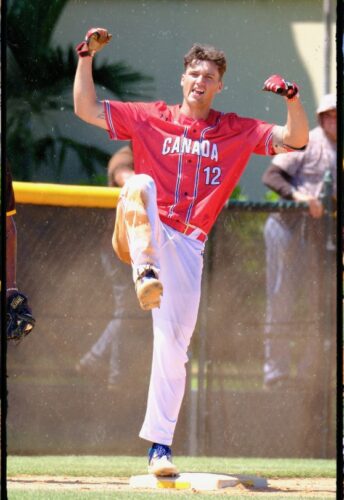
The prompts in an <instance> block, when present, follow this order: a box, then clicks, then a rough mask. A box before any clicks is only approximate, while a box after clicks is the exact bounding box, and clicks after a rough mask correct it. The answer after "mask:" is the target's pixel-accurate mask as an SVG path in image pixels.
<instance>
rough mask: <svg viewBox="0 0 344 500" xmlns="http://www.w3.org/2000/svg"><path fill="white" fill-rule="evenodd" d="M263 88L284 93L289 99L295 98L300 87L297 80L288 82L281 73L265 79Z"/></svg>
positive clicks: (280, 93)
mask: <svg viewBox="0 0 344 500" xmlns="http://www.w3.org/2000/svg"><path fill="white" fill-rule="evenodd" d="M262 90H266V91H268V92H274V93H275V94H279V95H282V96H284V97H286V98H287V99H293V98H294V97H296V96H297V95H298V93H299V87H298V86H297V85H296V83H295V82H293V83H290V82H287V81H286V80H284V78H282V77H281V76H280V75H272V76H270V77H269V78H268V79H267V80H265V82H264V86H263V89H262Z"/></svg>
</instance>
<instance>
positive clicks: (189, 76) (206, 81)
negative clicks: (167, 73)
mask: <svg viewBox="0 0 344 500" xmlns="http://www.w3.org/2000/svg"><path fill="white" fill-rule="evenodd" d="M181 86H182V87H183V96H184V100H186V101H187V103H188V104H189V105H192V106H198V105H199V106H201V107H204V106H210V105H211V103H212V101H213V99H214V97H215V95H216V94H217V93H219V92H221V90H222V81H221V78H220V74H219V71H218V69H217V66H216V64H215V63H214V62H212V61H195V62H193V63H192V64H190V65H189V66H188V67H187V68H186V70H185V73H184V74H183V75H182V79H181Z"/></svg>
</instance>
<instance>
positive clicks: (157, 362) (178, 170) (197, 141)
mask: <svg viewBox="0 0 344 500" xmlns="http://www.w3.org/2000/svg"><path fill="white" fill-rule="evenodd" d="M110 38H111V35H109V34H108V32H107V30H105V29H102V28H93V29H91V30H90V31H89V32H88V33H87V34H86V37H85V40H84V41H83V42H81V43H80V44H79V45H78V46H77V52H78V54H79V62H78V67H77V71H76V76H75V82H74V109H75V113H76V114H77V116H79V117H80V118H81V119H82V120H84V121H86V122H88V123H90V124H92V125H95V126H98V127H100V128H103V129H104V130H107V131H108V133H109V136H110V138H111V139H113V140H131V141H132V145H133V155H134V167H135V175H134V176H132V177H131V178H130V179H129V180H128V181H127V182H126V184H125V185H124V187H123V188H122V191H121V197H120V201H119V204H118V207H117V211H116V223H115V230H114V235H113V240H112V241H113V247H114V249H115V251H116V253H117V255H118V256H119V258H120V259H121V260H123V261H125V262H127V263H129V264H131V266H132V271H133V280H134V282H135V287H136V293H137V297H138V300H139V302H140V305H141V307H142V308H143V309H145V310H152V316H153V333H154V345H153V360H152V370H151V378H150V385H149V393H148V402H147V410H146V416H145V419H144V422H143V425H142V428H141V431H140V434H139V435H140V437H141V438H143V439H145V440H147V441H151V442H152V446H151V448H150V449H149V453H148V471H149V472H151V473H153V474H155V475H175V474H177V468H176V466H175V465H174V464H173V462H172V453H171V448H170V446H171V444H172V441H173V435H174V431H175V426H176V423H177V419H178V414H179V410H180V406H181V403H182V399H183V395H184V390H185V376H186V370H185V364H186V363H187V361H188V357H187V349H188V345H189V343H190V340H191V336H192V333H193V330H194V327H195V324H196V320H197V314H198V307H199V302H200V291H201V275H202V266H203V253H204V245H205V242H206V240H207V234H208V233H209V231H210V229H211V227H212V226H213V224H214V223H215V220H216V218H217V216H218V214H219V212H220V211H221V209H222V208H223V206H224V204H225V202H226V200H227V199H228V197H229V196H230V194H231V192H232V190H233V189H234V187H235V185H236V184H237V182H238V180H239V177H240V175H241V174H242V172H243V170H244V168H245V166H246V164H247V162H248V160H249V158H250V156H251V154H252V153H256V154H262V155H273V154H275V153H277V152H284V151H292V150H300V149H303V148H304V147H305V145H306V144H307V141H308V123H307V118H306V115H305V112H304V109H303V106H302V104H301V102H300V98H299V93H298V87H297V85H296V84H295V83H288V82H286V81H285V80H284V79H283V78H282V77H280V76H278V75H273V76H272V77H270V78H268V79H267V80H266V82H265V84H264V90H267V91H271V92H274V93H277V94H280V95H282V96H284V98H285V99H284V100H285V102H286V106H287V122H286V125H284V126H278V125H274V124H269V123H266V122H263V121H261V120H256V119H252V118H243V117H240V116H238V115H236V114H235V113H222V112H219V111H216V110H214V109H213V108H212V102H213V100H214V98H215V96H216V95H217V94H218V93H219V92H221V90H222V88H223V75H224V73H225V71H226V57H225V54H224V52H223V51H221V50H217V49H216V48H214V47H210V46H204V45H199V44H195V45H193V47H192V48H191V50H190V51H189V52H188V53H187V54H186V55H185V57H184V72H183V74H182V76H181V80H180V84H181V87H182V91H183V101H182V103H181V104H176V105H168V104H166V103H165V102H163V101H158V102H151V103H133V102H125V103H123V102H117V101H109V100H104V101H103V102H99V101H98V100H97V97H96V92H95V87H94V83H93V76H92V59H93V56H94V54H95V53H96V52H97V51H98V50H99V49H100V48H102V47H103V46H104V45H105V44H106V43H107V42H109V40H110Z"/></svg>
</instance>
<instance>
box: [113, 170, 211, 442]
mask: <svg viewBox="0 0 344 500" xmlns="http://www.w3.org/2000/svg"><path fill="white" fill-rule="evenodd" d="M138 192H139V193H140V198H141V200H143V204H141V206H139V205H140V203H139V205H138V206H137V209H138V211H141V218H142V219H144V217H142V207H143V206H144V210H145V211H146V215H147V216H148V231H147V234H148V237H147V238H146V237H143V238H140V237H137V236H140V234H142V232H141V233H140V230H137V229H135V228H134V227H133V226H132V225H130V221H132V220H133V214H132V210H133V208H135V207H133V200H134V203H135V200H137V199H138V196H137V195H138ZM120 203H121V204H122V206H121V209H122V211H123V220H124V224H125V225H126V233H127V239H128V247H129V252H130V257H131V259H132V268H133V278H134V281H135V280H136V277H137V275H138V272H139V271H140V268H142V266H143V267H145V266H146V265H147V263H149V264H151V265H152V266H153V267H154V268H155V269H156V270H157V272H158V275H159V279H160V281H161V282H162V284H163V288H164V292H163V297H162V299H161V306H160V308H159V309H153V310H152V314H153V334H154V344H153V360H152V370H151V377H150V385H149V392H148V402H147V410H146V416H145V419H144V422H143V425H142V428H141V431H140V434H139V436H140V437H141V438H143V439H146V440H148V441H152V442H156V443H161V444H166V445H171V444H172V440H173V434H174V430H175V426H176V423H177V419H178V414H179V410H180V406H181V403H182V400H183V396H184V391H185V379H186V369H185V364H186V363H187V361H188V357H187V349H188V346H189V343H190V340H191V337H192V334H193V331H194V328H195V325H196V321H197V314H198V308H199V303H200V294H201V277H202V268H203V252H204V243H203V242H200V241H198V240H197V239H194V238H193V236H192V235H189V236H185V235H184V234H182V233H180V232H179V231H176V230H175V229H172V228H171V227H169V226H168V225H166V224H163V223H162V222H161V221H160V219H159V214H158V209H157V194H156V186H155V183H154V181H153V179H152V178H151V177H150V176H148V175H145V174H139V175H134V176H133V177H131V178H130V179H129V180H128V181H127V182H126V184H125V186H124V188H123V189H122V192H121V199H120ZM127 208H128V212H127ZM129 212H131V214H129ZM128 221H129V222H128ZM127 222H128V223H127Z"/></svg>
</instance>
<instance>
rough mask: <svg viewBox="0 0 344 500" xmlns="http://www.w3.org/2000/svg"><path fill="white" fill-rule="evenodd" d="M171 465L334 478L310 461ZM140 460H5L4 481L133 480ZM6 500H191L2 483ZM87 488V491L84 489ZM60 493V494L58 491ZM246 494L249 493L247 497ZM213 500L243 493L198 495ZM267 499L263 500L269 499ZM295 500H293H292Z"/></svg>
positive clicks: (193, 460) (142, 464)
mask: <svg viewBox="0 0 344 500" xmlns="http://www.w3.org/2000/svg"><path fill="white" fill-rule="evenodd" d="M175 463H176V464H177V466H178V467H179V469H180V470H182V471H183V472H217V473H223V474H243V475H254V476H260V477H264V478H266V479H269V478H288V477H294V478H295V477H301V478H302V477H303V478H311V477H325V478H335V475H336V463H335V460H310V459H275V458H274V459H264V458H217V457H178V456H176V457H175ZM146 473H147V469H146V459H145V457H123V456H121V457H119V456H113V457H111V456H39V457H37V456H35V457H27V456H9V457H8V459H7V475H8V478H13V477H15V476H19V475H23V474H27V475H30V476H41V475H47V476H65V477H77V476H85V477H95V478H97V477H107V476H109V477H130V476H132V475H137V474H146ZM8 485H9V487H8V492H7V493H8V499H9V500H72V499H73V500H79V499H80V500H99V499H101V500H110V499H111V500H114V499H120V500H121V499H129V500H131V499H134V500H151V499H152V498H153V499H159V500H160V499H161V500H166V499H167V500H170V499H172V498H176V495H177V497H178V500H179V499H184V498H188V499H189V498H191V497H193V498H195V493H194V492H192V491H181V490H173V491H168V490H164V491H161V490H152V491H149V492H140V491H135V490H133V491H105V489H104V490H98V491H80V489H78V490H77V491H76V490H71V489H70V490H67V489H64V490H61V491H59V485H56V489H54V490H47V489H39V488H38V487H37V488H36V489H25V488H24V487H23V488H21V489H11V487H10V482H9V483H8ZM85 487H87V485H85ZM60 489H61V488H60ZM248 494H249V493H248ZM214 495H215V496H218V495H222V496H223V495H225V497H226V499H231V500H242V499H243V498H247V495H245V492H244V491H241V492H239V493H238V491H230V490H228V489H227V490H226V491H221V490H219V491H215V492H201V493H199V494H198V496H199V497H200V498H201V500H211V499H212V500H214ZM271 497H272V493H271V492H268V493H267V494H266V497H265V496H264V497H263V496H262V495H260V496H259V498H262V499H263V498H266V499H270V498H271ZM273 497H274V498H278V500H291V498H290V496H289V495H285V494H283V493H281V494H278V493H277V492H273ZM292 498H295V496H293V497H292ZM297 498H298V497H297ZM333 499H334V495H333V494H332V495H331V494H325V495H324V496H322V497H321V500H333ZM307 500H319V496H311V495H307Z"/></svg>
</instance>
